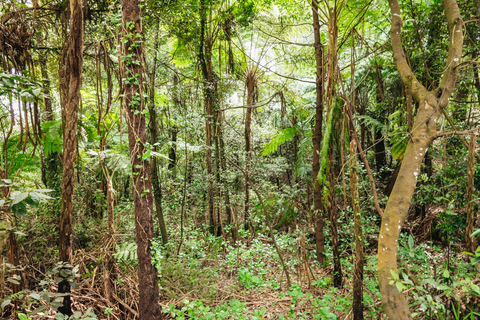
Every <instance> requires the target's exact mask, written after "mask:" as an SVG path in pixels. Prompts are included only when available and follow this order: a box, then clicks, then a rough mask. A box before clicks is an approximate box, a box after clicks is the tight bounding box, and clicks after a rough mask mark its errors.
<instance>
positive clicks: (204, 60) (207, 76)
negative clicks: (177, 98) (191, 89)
mask: <svg viewBox="0 0 480 320" xmlns="http://www.w3.org/2000/svg"><path fill="white" fill-rule="evenodd" d="M199 10H200V47H199V53H198V58H199V60H200V66H201V69H202V75H203V81H204V89H203V95H204V100H205V113H206V117H205V129H206V145H207V147H206V150H205V162H206V166H207V180H208V186H207V206H208V219H209V225H210V233H211V234H216V219H215V208H214V192H213V188H214V187H213V180H214V176H213V161H212V146H213V128H212V126H213V123H214V121H215V109H216V108H215V107H216V103H217V81H216V76H215V73H214V71H213V64H212V46H213V38H212V35H211V34H210V33H209V32H208V31H207V30H206V28H207V8H206V7H205V0H200V8H199Z"/></svg>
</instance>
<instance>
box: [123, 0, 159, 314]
mask: <svg viewBox="0 0 480 320" xmlns="http://www.w3.org/2000/svg"><path fill="white" fill-rule="evenodd" d="M139 4H140V3H139V1H138V0H122V18H123V19H122V20H123V32H124V41H125V43H124V47H123V55H124V57H123V63H122V66H121V72H122V78H123V79H126V80H124V81H125V82H124V92H125V98H124V101H125V113H126V115H127V120H128V142H129V149H130V161H131V163H132V174H133V201H134V207H135V229H136V242H137V255H138V280H139V292H140V297H139V300H138V312H139V318H140V319H152V320H157V319H162V313H161V310H160V305H159V303H158V298H159V291H158V278H157V271H156V269H155V267H154V266H153V265H152V257H151V253H150V252H151V246H150V242H151V239H152V238H153V214H154V212H153V194H152V182H151V172H150V163H149V162H148V161H146V160H144V159H142V158H143V157H142V156H143V155H144V153H145V151H146V149H145V144H146V143H147V134H146V126H145V115H144V114H143V111H144V101H143V92H144V87H143V83H144V81H143V67H142V61H143V50H142V48H143V46H142V44H141V43H139V41H141V39H142V37H137V35H142V34H143V30H142V21H141V18H140V7H139ZM127 57H130V58H128V59H127ZM132 76H133V77H135V79H134V80H128V79H129V78H131V77H132Z"/></svg>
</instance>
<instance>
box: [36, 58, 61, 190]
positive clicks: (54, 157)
mask: <svg viewBox="0 0 480 320" xmlns="http://www.w3.org/2000/svg"><path fill="white" fill-rule="evenodd" d="M39 63H40V68H41V70H42V79H43V91H44V95H43V102H44V107H45V118H46V120H47V121H54V120H55V118H54V114H53V109H52V98H51V96H50V77H49V75H48V68H47V55H46V54H45V53H44V52H42V53H41V54H40V57H39ZM59 160H60V158H59V154H58V153H57V152H50V154H48V155H46V159H45V182H46V183H45V186H46V187H47V188H49V189H52V190H54V194H52V196H53V197H56V196H58V195H59V194H60V189H61V188H60V168H59V167H60V166H61V163H60V161H59Z"/></svg>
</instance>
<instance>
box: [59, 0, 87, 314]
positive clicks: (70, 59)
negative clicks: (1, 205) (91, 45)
mask: <svg viewBox="0 0 480 320" xmlns="http://www.w3.org/2000/svg"><path fill="white" fill-rule="evenodd" d="M83 32H84V29H83V10H82V1H81V0H71V1H70V36H69V39H68V43H67V48H66V50H67V52H66V61H65V70H64V72H63V77H61V86H62V123H63V163H62V165H63V176H62V212H61V215H60V230H59V246H58V249H59V255H60V260H61V261H63V262H66V263H71V262H72V215H73V189H74V184H75V159H76V155H77V119H78V106H79V101H80V87H81V83H82V68H83ZM58 292H59V293H69V292H70V283H69V282H68V280H63V281H61V282H60V283H59V284H58ZM58 310H59V311H60V312H61V313H63V314H65V315H72V308H71V300H70V296H69V295H67V296H65V297H64V299H63V306H62V307H60V308H58Z"/></svg>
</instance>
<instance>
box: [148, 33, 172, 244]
mask: <svg viewBox="0 0 480 320" xmlns="http://www.w3.org/2000/svg"><path fill="white" fill-rule="evenodd" d="M158 44H159V41H158V32H157V33H156V34H155V51H154V52H155V53H154V56H153V67H152V72H151V73H150V83H149V87H150V88H149V89H150V90H149V97H148V100H149V103H148V112H149V114H150V123H149V127H148V128H149V131H150V144H151V145H152V146H153V150H154V151H157V146H156V145H155V144H156V143H157V142H158V123H157V109H155V74H156V69H157V48H158ZM151 166H152V186H153V197H154V200H155V209H156V217H157V220H158V227H159V229H160V233H161V235H162V243H163V245H166V244H167V242H168V234H167V227H166V224H165V219H164V216H163V209H162V188H161V185H160V180H159V177H158V164H157V157H152V159H151Z"/></svg>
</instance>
